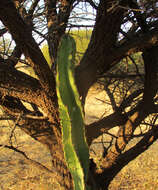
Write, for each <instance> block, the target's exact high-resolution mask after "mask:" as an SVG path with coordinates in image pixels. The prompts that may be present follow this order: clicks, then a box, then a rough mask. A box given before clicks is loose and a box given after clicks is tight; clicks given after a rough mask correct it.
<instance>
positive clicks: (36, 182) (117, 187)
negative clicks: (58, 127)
mask: <svg viewBox="0 0 158 190" xmlns="http://www.w3.org/2000/svg"><path fill="white" fill-rule="evenodd" d="M95 92H96V91H91V92H90V94H89V96H88V99H87V104H86V110H87V111H86V113H87V114H86V122H87V123H90V122H92V121H94V120H97V119H98V118H99V117H102V116H103V114H105V113H106V112H107V111H108V110H109V108H108V107H107V108H106V109H105V105H104V103H103V102H102V101H100V100H98V99H100V98H102V97H104V95H105V94H104V92H101V91H97V93H95ZM92 101H93V105H91V104H92ZM94 113H96V115H95V116H94V115H93V114H94ZM10 125H11V123H9V125H8V122H3V123H1V127H0V135H1V138H0V144H2V143H3V144H4V143H5V144H7V142H8V139H9V137H10V133H11V127H10ZM104 138H106V137H104ZM12 140H13V142H14V144H15V145H16V146H17V148H18V149H20V150H22V151H25V152H26V154H27V156H28V157H29V158H31V159H33V160H36V161H38V162H40V163H42V164H43V165H45V166H47V167H48V168H50V167H51V157H50V154H49V152H48V151H47V149H46V148H45V147H44V146H42V145H41V144H40V143H38V142H36V141H34V140H33V139H32V138H31V137H29V136H28V135H26V134H24V133H23V132H22V131H20V130H19V129H17V128H16V129H15V136H13V137H12ZM96 142H97V140H96V141H95V144H94V145H93V148H94V151H93V154H95V153H97V152H101V151H102V148H103V147H102V144H100V143H99V144H98V143H96ZM132 143H135V142H132ZM41 146H42V147H41ZM96 147H97V149H96ZM41 150H42V151H41ZM157 150H158V142H155V143H154V144H153V145H152V146H151V148H150V149H149V150H147V151H146V152H145V153H143V154H142V155H140V156H139V157H138V158H136V159H135V160H133V161H132V162H130V163H129V165H128V166H126V167H124V168H123V169H122V171H121V172H120V173H119V174H118V175H117V176H116V177H115V179H114V180H113V181H112V183H111V184H110V187H109V190H140V189H141V190H157V189H158V172H157V171H158V159H157V158H158V151H157ZM96 159H97V158H96ZM17 189H18V190H50V189H51V190H52V189H54V190H55V189H59V188H58V184H57V183H56V182H55V181H53V180H52V178H51V175H50V174H48V173H46V172H44V171H41V169H40V168H37V167H35V166H32V165H30V164H28V162H27V160H26V159H25V158H24V157H23V156H22V155H20V154H19V153H15V152H13V151H11V150H6V149H5V148H3V147H1V148H0V190H17Z"/></svg>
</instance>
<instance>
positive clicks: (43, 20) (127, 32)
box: [0, 0, 158, 190]
mask: <svg viewBox="0 0 158 190" xmlns="http://www.w3.org/2000/svg"><path fill="white" fill-rule="evenodd" d="M157 9H158V1H156V0H152V1H144V0H139V1H136V0H120V1H118V0H116V1H113V0H106V1H105V0H81V1H80V0H70V1H67V0H60V1H58V0H29V1H24V0H1V2H0V10H1V11H0V20H1V23H0V37H1V39H0V40H1V48H0V105H1V107H2V109H3V111H4V113H5V117H4V115H1V117H2V119H8V118H9V119H11V120H13V121H14V122H15V125H17V126H18V127H20V128H21V129H22V130H23V131H24V132H25V133H27V134H28V135H30V136H31V137H32V138H34V139H35V140H36V141H38V142H40V143H42V144H44V145H45V146H46V147H47V148H48V150H49V151H50V153H51V157H52V168H53V169H52V171H51V172H52V176H53V178H54V179H55V180H56V181H58V182H59V183H60V185H61V187H63V188H64V189H72V188H73V181H72V177H71V174H70V172H69V170H68V168H67V164H66V162H65V158H64V152H63V146H62V135H61V128H62V126H61V123H60V118H59V112H58V101H57V99H58V98H57V94H56V81H55V76H56V59H57V54H58V46H59V44H60V40H61V38H62V36H63V35H64V34H65V33H71V34H73V36H74V37H75V36H78V37H76V41H77V44H78V49H77V53H78V57H77V58H76V61H77V64H76V67H75V71H74V77H75V81H76V85H77V88H78V92H79V94H80V98H81V100H82V104H83V106H84V104H85V100H86V97H87V93H88V90H89V89H90V88H91V87H92V86H93V85H94V84H95V83H98V84H101V85H102V86H103V88H104V90H105V91H106V93H107V97H108V104H110V109H109V110H111V112H107V113H106V114H104V115H103V116H102V117H101V118H99V119H98V120H97V121H95V122H92V123H90V124H87V125H86V124H85V130H86V138H87V142H88V144H89V146H91V145H92V142H93V140H94V139H96V138H98V137H99V136H101V135H103V134H104V135H107V136H109V137H110V139H111V140H110V141H109V144H108V145H107V146H105V147H104V149H105V150H104V152H103V154H102V158H101V159H100V162H99V167H98V165H97V164H96V163H95V160H94V159H93V158H92V159H90V168H89V177H88V181H87V184H88V185H89V186H90V187H91V189H95V190H97V189H98V190H99V189H104V190H105V189H107V188H108V185H109V183H110V182H111V180H112V179H113V178H114V177H115V176H116V174H117V173H118V172H119V171H120V170H121V169H122V168H123V167H124V166H125V165H127V164H128V163H129V162H130V161H131V160H133V159H135V158H136V157H137V156H138V155H140V154H141V153H143V152H144V151H146V150H147V149H148V148H149V147H150V145H152V144H153V143H154V142H155V141H156V140H157V138H158V126H157V125H158V124H157V117H158V114H157V113H158V94H157V92H158V56H157V52H158V12H157ZM84 36H86V38H88V41H89V43H88V45H87V40H85V39H86V38H84ZM7 39H9V41H7ZM6 42H7V43H6ZM11 42H12V43H11ZM6 44H7V46H6ZM43 44H48V46H47V47H48V50H47V47H46V46H43ZM42 47H43V48H42ZM41 49H42V51H43V53H42V51H41ZM48 51H49V58H48V57H46V56H44V55H48V54H47V53H45V52H48ZM48 63H49V64H48ZM19 64H20V66H21V65H22V66H24V67H29V68H31V69H32V70H33V71H34V73H35V77H32V76H31V75H30V74H27V73H24V72H23V71H24V70H20V69H19ZM63 64H64V63H63ZM31 72H32V71H31ZM24 102H25V103H28V104H29V106H30V107H31V108H29V107H28V106H26V105H25V104H24ZM144 126H145V127H144ZM114 127H117V129H118V130H117V131H116V133H115V134H111V129H112V128H114ZM144 128H145V129H146V130H144ZM137 137H141V138H139V140H138V141H137V143H136V144H135V145H134V146H133V147H131V148H130V149H126V147H127V145H128V143H129V142H130V141H131V140H132V139H134V138H137ZM6 147H8V148H10V149H13V150H15V151H18V150H17V149H16V148H15V147H13V146H9V145H7V146H6Z"/></svg>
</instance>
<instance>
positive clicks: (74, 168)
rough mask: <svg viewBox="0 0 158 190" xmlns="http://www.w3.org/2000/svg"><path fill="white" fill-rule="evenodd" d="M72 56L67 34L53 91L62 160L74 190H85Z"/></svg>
mask: <svg viewBox="0 0 158 190" xmlns="http://www.w3.org/2000/svg"><path fill="white" fill-rule="evenodd" d="M75 52H76V44H75V40H74V39H73V38H72V37H71V36H70V35H68V34H66V35H64V36H63V37H62V40H61V43H60V46H59V50H58V57H57V76H56V83H57V87H56V89H57V96H58V104H59V114H60V120H61V125H62V141H63V149H64V156H65V160H66V162H67V166H68V168H69V171H70V173H71V175H72V178H73V185H74V190H86V189H87V188H88V187H86V185H85V184H86V180H87V177H88V170H89V149H88V145H87V143H86V138H85V129H84V122H83V111H82V106H81V102H80V98H79V94H78V91H77V88H76V85H75V81H74V76H73V73H74V62H75Z"/></svg>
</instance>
